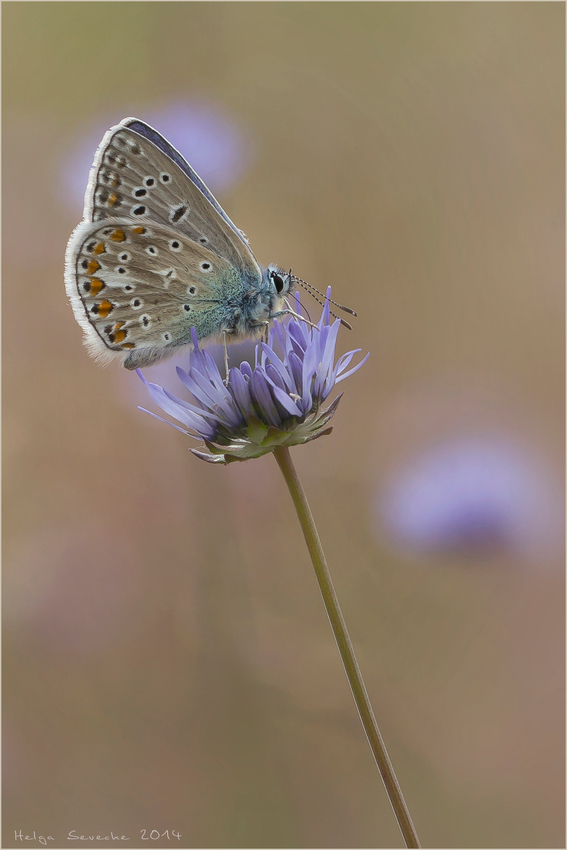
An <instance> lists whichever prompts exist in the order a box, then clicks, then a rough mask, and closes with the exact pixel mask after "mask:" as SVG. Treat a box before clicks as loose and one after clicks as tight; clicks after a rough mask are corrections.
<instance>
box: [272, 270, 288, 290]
mask: <svg viewBox="0 0 567 850" xmlns="http://www.w3.org/2000/svg"><path fill="white" fill-rule="evenodd" d="M272 280H273V281H274V286H275V287H276V292H277V293H278V295H279V294H280V292H283V288H284V286H285V283H284V279H283V277H282V276H281V274H278V273H277V272H272Z"/></svg>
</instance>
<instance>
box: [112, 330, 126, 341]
mask: <svg viewBox="0 0 567 850" xmlns="http://www.w3.org/2000/svg"><path fill="white" fill-rule="evenodd" d="M123 339H126V331H116V333H115V334H114V342H122V340H123Z"/></svg>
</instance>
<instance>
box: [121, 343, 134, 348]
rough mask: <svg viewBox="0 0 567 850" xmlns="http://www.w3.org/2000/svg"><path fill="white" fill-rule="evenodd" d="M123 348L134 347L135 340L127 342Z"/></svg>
mask: <svg viewBox="0 0 567 850" xmlns="http://www.w3.org/2000/svg"><path fill="white" fill-rule="evenodd" d="M122 348H134V343H133V342H125V343H124V345H123V346H122Z"/></svg>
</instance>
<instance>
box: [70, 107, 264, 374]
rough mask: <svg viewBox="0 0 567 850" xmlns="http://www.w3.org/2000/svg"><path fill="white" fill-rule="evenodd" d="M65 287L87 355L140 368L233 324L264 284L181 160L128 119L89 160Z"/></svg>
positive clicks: (238, 236) (237, 235)
mask: <svg viewBox="0 0 567 850" xmlns="http://www.w3.org/2000/svg"><path fill="white" fill-rule="evenodd" d="M83 219H84V220H83V222H82V223H81V224H80V225H79V227H78V228H77V229H76V230H75V231H74V233H73V234H72V236H71V239H70V240H69V244H68V246H67V255H66V267H65V282H66V288H67V293H68V295H69V297H70V299H71V303H72V306H73V310H74V313H75V318H76V319H77V321H78V322H79V324H80V325H81V327H82V328H83V331H84V334H85V343H86V345H87V347H88V349H89V352H90V353H91V354H93V355H94V356H95V357H96V358H97V359H98V360H101V361H103V362H108V361H110V360H113V359H120V360H121V361H122V362H123V364H124V366H126V368H137V367H138V366H142V365H148V364H149V363H151V362H157V360H160V359H163V358H164V357H167V356H168V355H169V354H170V353H174V350H175V349H176V348H178V346H180V345H185V344H187V343H189V342H190V328H191V327H192V326H194V327H195V328H196V330H197V335H198V337H199V338H200V339H209V340H212V339H217V338H219V337H220V336H222V331H223V330H225V329H230V328H232V327H233V326H234V323H235V320H236V319H237V318H238V315H239V312H242V311H241V310H240V308H242V309H244V310H246V295H247V293H249V292H257V291H258V289H259V288H261V286H262V271H261V269H260V267H259V265H258V263H257V262H256V259H255V257H254V255H253V253H252V251H251V250H250V248H249V247H248V242H247V240H246V238H245V237H244V235H243V234H242V233H241V231H240V230H238V228H236V227H235V226H234V224H233V223H232V222H231V220H230V219H229V218H228V216H227V215H226V213H225V212H224V211H223V209H222V207H221V206H220V204H219V203H218V202H217V201H216V200H215V198H214V197H213V195H212V194H211V192H210V191H209V190H208V189H207V187H206V186H205V184H204V183H203V181H202V180H201V179H200V178H199V176H198V175H197V174H196V173H195V172H194V171H193V169H192V168H191V167H190V165H189V164H188V163H187V162H186V161H185V159H184V158H183V157H182V156H181V154H180V153H179V152H178V151H176V150H175V148H174V147H172V146H171V145H170V144H169V142H167V141H166V140H165V139H164V138H163V137H162V136H161V135H160V134H159V133H158V132H157V131H156V130H154V129H153V128H152V127H150V126H149V125H148V124H145V123H144V122H143V121H139V120H138V119H136V118H126V119H124V120H123V121H122V122H121V123H120V124H118V125H117V126H115V127H112V128H111V129H110V130H109V131H108V132H107V133H106V135H105V136H104V138H103V140H102V142H101V144H100V145H99V148H98V150H97V152H96V154H95V159H94V163H93V166H92V168H91V173H90V176H89V183H88V187H87V192H86V195H85V209H84V213H83Z"/></svg>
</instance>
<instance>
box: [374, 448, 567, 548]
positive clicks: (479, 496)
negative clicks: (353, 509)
mask: <svg viewBox="0 0 567 850" xmlns="http://www.w3.org/2000/svg"><path fill="white" fill-rule="evenodd" d="M376 514H377V517H378V519H379V520H380V521H381V523H382V524H383V525H384V526H385V528H386V532H387V534H388V535H389V536H390V538H391V539H393V540H394V541H395V542H396V543H397V544H398V545H400V546H401V548H402V549H406V550H410V551H413V552H415V553H423V554H426V553H436V554H438V553H439V552H442V551H453V552H454V551H461V552H467V551H468V552H471V553H475V552H476V553H478V552H483V551H491V550H494V549H507V550H510V551H512V552H513V553H514V554H516V555H518V554H519V555H521V556H522V557H524V558H526V559H528V560H529V559H532V558H534V557H541V556H545V555H546V554H552V553H553V551H557V547H558V544H559V545H560V540H561V528H562V519H561V517H562V515H563V509H562V506H561V493H560V489H559V488H558V487H556V486H555V482H554V481H553V479H552V477H551V476H549V475H548V474H547V473H546V471H545V470H544V469H543V468H542V467H541V465H540V464H538V463H537V461H536V459H535V458H533V457H530V455H529V454H528V452H527V451H525V450H523V449H522V448H521V447H520V446H519V445H514V444H512V443H511V442H510V441H506V440H504V439H500V440H499V439H491V438H482V437H480V436H479V437H476V438H471V437H469V438H461V439H459V438H456V439H454V440H452V441H448V442H446V443H444V444H442V445H440V446H438V447H436V448H432V449H430V450H429V451H425V452H424V453H423V454H422V455H421V456H419V457H417V458H416V459H415V460H414V461H413V462H410V463H408V465H407V466H406V467H405V468H402V469H400V470H399V471H398V472H397V473H396V474H395V476H394V478H393V479H392V480H391V482H390V484H389V486H387V487H386V488H385V489H384V490H383V491H382V492H381V493H380V495H379V496H378V498H377V500H376Z"/></svg>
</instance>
